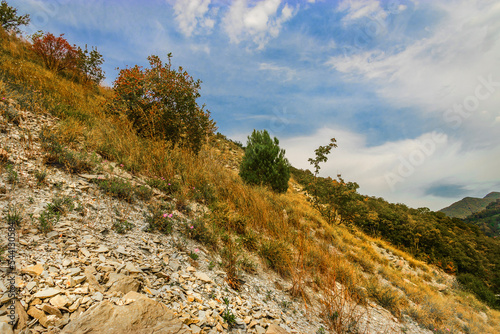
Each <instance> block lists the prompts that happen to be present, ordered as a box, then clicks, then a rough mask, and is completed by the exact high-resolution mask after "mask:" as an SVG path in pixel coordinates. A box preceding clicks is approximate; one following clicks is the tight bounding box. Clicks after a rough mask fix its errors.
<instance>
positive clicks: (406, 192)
mask: <svg viewBox="0 0 500 334" xmlns="http://www.w3.org/2000/svg"><path fill="white" fill-rule="evenodd" d="M8 3H9V5H11V6H14V7H16V8H18V10H19V13H20V14H24V13H29V14H30V15H31V24H30V25H29V26H28V27H25V29H24V30H25V34H28V35H29V34H32V33H34V32H36V31H38V30H43V31H44V32H51V33H53V34H55V35H58V34H63V33H64V37H65V38H66V39H67V40H68V41H69V42H70V43H71V44H76V45H79V46H82V47H83V46H85V45H88V47H89V48H90V47H91V46H95V47H97V49H98V51H99V52H100V53H101V54H102V55H103V57H104V60H105V63H104V65H103V69H104V70H105V72H106V80H105V82H104V83H105V84H106V85H109V86H112V84H113V81H114V79H115V78H116V76H117V74H118V69H119V68H125V67H126V66H134V65H136V64H138V65H141V66H148V62H147V57H148V56H149V55H153V54H154V55H157V56H160V57H161V58H162V59H164V60H166V59H167V54H168V53H172V56H173V58H172V64H173V65H174V66H175V67H178V66H182V67H183V68H184V69H185V70H187V71H188V72H189V73H190V74H191V75H192V76H193V77H194V78H196V79H200V80H201V81H202V82H203V83H202V86H201V91H200V93H201V97H200V98H199V100H198V101H199V103H200V104H205V105H206V108H207V109H208V110H209V111H210V112H211V115H212V118H213V119H214V120H215V121H216V122H217V126H218V128H219V129H218V131H219V132H221V133H223V134H225V135H226V136H228V137H229V138H231V139H234V140H237V141H240V142H242V143H243V144H245V143H246V140H247V136H248V135H249V134H250V133H251V132H252V130H253V129H258V130H262V129H267V130H268V131H269V132H270V133H271V135H273V136H276V137H277V138H278V139H279V141H280V146H281V147H283V148H284V149H285V150H286V156H287V158H288V159H289V161H290V162H291V164H292V165H293V166H294V167H297V168H304V169H306V168H308V169H311V170H312V168H311V166H310V165H309V163H308V161H307V160H308V158H310V157H314V150H315V149H316V148H318V146H320V145H327V144H328V143H329V141H330V138H332V137H333V138H336V140H337V143H338V148H335V149H334V150H333V151H332V153H331V154H330V155H329V159H328V162H326V163H325V164H323V165H322V166H321V172H320V175H321V176H332V177H336V175H337V174H341V175H342V178H343V179H344V180H346V181H353V182H357V183H358V184H359V186H360V188H359V192H360V193H361V194H364V195H369V196H376V197H383V198H385V199H386V200H388V201H390V202H395V203H405V204H407V205H408V206H411V207H424V206H425V207H429V208H430V209H432V210H439V209H441V208H443V207H446V206H448V205H450V204H451V203H453V202H455V201H457V200H459V199H461V198H463V197H466V196H472V197H483V196H485V195H486V194H488V193H489V192H491V191H500V66H499V63H500V2H498V1H489V0H477V1H476V0H449V1H447V0H446V1H445V0H443V1H441V0H440V1H431V0H428V1H423V0H421V1H417V0H389V1H376V0H339V1H326V0H324V1H320V0H316V1H315V0H293V1H292V0H258V1H251V0H234V1H230V0H163V1H160V0H151V1H137V0H119V1H118V0H109V1H103V0H53V1H48V0H17V1H13V0H10V1H8Z"/></svg>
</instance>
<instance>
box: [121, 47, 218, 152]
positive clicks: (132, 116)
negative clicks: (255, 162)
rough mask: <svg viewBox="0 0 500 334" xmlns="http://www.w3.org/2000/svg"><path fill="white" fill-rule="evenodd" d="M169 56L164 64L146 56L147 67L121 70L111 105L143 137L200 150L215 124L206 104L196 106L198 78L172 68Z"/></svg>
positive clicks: (199, 82)
mask: <svg viewBox="0 0 500 334" xmlns="http://www.w3.org/2000/svg"><path fill="white" fill-rule="evenodd" d="M171 57H172V55H171V54H169V55H168V61H167V62H166V63H163V62H162V61H161V59H160V58H159V57H158V56H154V55H153V56H150V57H148V60H149V64H150V68H145V69H143V68H142V67H140V66H137V65H136V66H134V67H132V68H126V69H122V70H121V71H120V73H119V75H118V78H117V79H116V80H115V82H114V86H113V88H114V91H115V94H116V95H115V99H114V101H113V102H114V103H113V108H115V110H116V109H118V110H122V111H123V112H124V113H125V114H126V115H127V117H128V119H129V120H130V121H131V122H132V123H133V126H134V128H135V129H136V130H137V131H138V133H139V134H141V135H142V136H144V137H151V138H159V139H163V140H166V141H169V142H171V143H173V144H178V145H180V146H185V147H188V148H190V149H191V150H192V151H193V152H196V153H197V152H199V150H200V149H201V146H202V144H203V142H204V140H205V138H206V136H207V135H208V134H211V133H213V131H214V130H215V123H214V122H213V121H212V120H211V119H210V113H209V112H208V110H205V106H204V105H203V106H201V107H200V106H199V105H198V104H197V102H196V99H197V98H198V97H200V93H199V89H200V84H201V81H200V80H194V79H193V77H191V76H190V75H189V74H188V73H187V72H186V71H184V70H183V69H182V67H179V69H178V70H175V69H173V68H172V63H171Z"/></svg>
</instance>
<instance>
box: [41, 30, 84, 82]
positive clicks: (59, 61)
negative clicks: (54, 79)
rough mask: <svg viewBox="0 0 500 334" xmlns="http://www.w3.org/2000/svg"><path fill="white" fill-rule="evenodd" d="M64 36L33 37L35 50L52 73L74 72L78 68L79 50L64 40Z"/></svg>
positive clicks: (49, 34)
mask: <svg viewBox="0 0 500 334" xmlns="http://www.w3.org/2000/svg"><path fill="white" fill-rule="evenodd" d="M63 36H64V34H61V35H60V36H59V37H55V36H54V35H53V34H51V33H49V32H48V33H46V34H45V35H43V34H42V33H37V34H34V35H33V38H32V40H33V50H34V51H35V53H37V54H38V55H39V56H40V57H41V58H42V60H43V62H44V64H45V66H47V68H48V69H49V70H51V71H54V72H56V73H59V72H61V71H63V70H70V71H72V70H73V71H74V70H76V68H77V61H78V50H77V49H76V48H74V47H73V46H71V45H70V44H69V43H68V41H67V40H66V39H65V38H63Z"/></svg>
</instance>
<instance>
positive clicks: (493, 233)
mask: <svg viewBox="0 0 500 334" xmlns="http://www.w3.org/2000/svg"><path fill="white" fill-rule="evenodd" d="M464 221H465V222H466V223H469V224H473V225H475V226H477V227H479V229H480V230H481V231H483V232H484V234H486V235H487V236H489V237H493V238H498V237H500V200H496V201H495V202H491V203H490V204H488V206H487V207H486V208H485V209H484V210H482V211H479V212H476V213H473V214H472V215H470V216H468V217H467V218H465V219H464Z"/></svg>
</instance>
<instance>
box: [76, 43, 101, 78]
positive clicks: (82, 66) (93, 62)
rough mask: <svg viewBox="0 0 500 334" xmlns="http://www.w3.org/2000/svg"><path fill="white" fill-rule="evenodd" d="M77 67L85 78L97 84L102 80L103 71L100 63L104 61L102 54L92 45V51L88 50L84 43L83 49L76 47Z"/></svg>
mask: <svg viewBox="0 0 500 334" xmlns="http://www.w3.org/2000/svg"><path fill="white" fill-rule="evenodd" d="M77 52H78V61H77V68H78V69H79V70H80V72H81V73H82V74H83V75H84V76H85V78H86V79H87V80H88V81H90V82H93V83H94V84H96V85H98V84H99V83H100V82H101V81H102V80H104V71H103V70H102V68H101V65H102V64H103V63H104V59H103V57H102V55H101V54H100V53H99V52H98V51H97V48H94V47H92V51H90V52H89V51H88V49H87V46H86V45H85V50H83V49H82V48H80V47H78V50H77Z"/></svg>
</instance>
